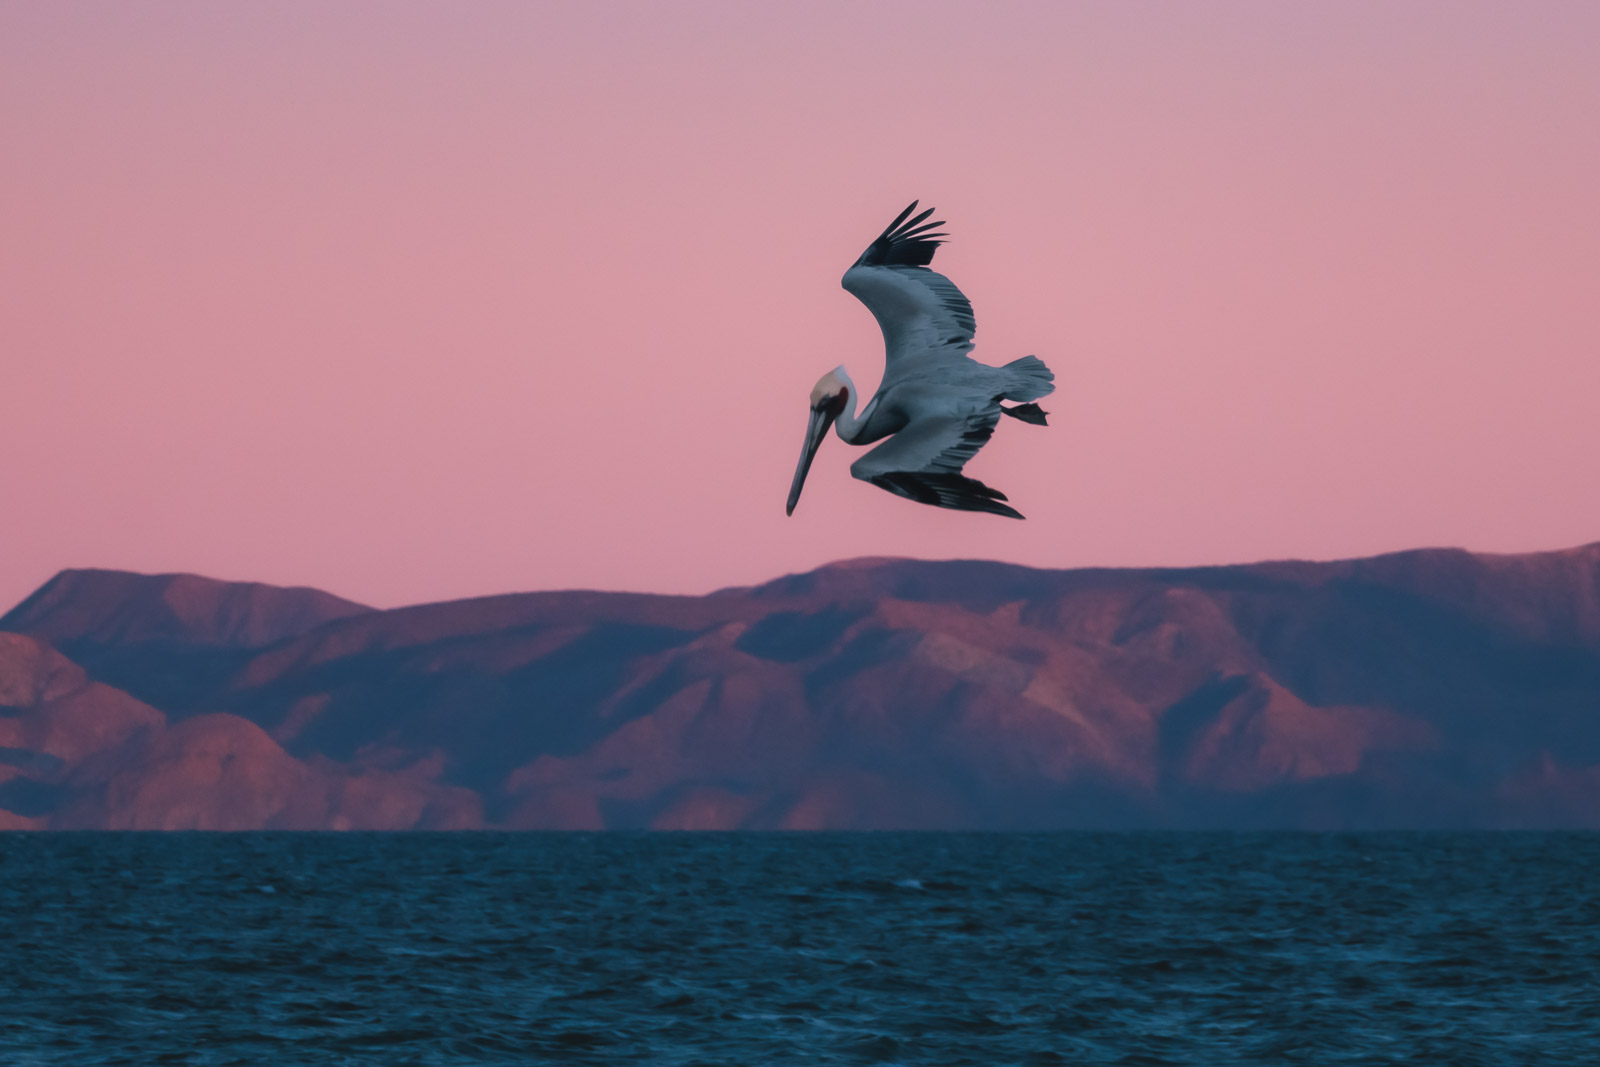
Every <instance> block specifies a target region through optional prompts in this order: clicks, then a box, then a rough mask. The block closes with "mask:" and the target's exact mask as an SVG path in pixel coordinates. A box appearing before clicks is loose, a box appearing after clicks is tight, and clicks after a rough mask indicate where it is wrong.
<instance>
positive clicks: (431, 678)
mask: <svg viewBox="0 0 1600 1067" xmlns="http://www.w3.org/2000/svg"><path fill="white" fill-rule="evenodd" d="M58 580H59V579H58ZM52 584H54V583H52ZM46 588H47V589H49V588H50V587H48V586H47V587H46ZM43 592H44V591H41V594H35V596H34V597H32V598H30V599H29V601H27V602H25V603H24V605H23V606H22V607H20V608H18V609H17V610H16V611H14V612H12V613H11V614H10V615H8V616H7V617H6V620H5V624H6V625H8V626H11V627H12V628H14V629H18V630H22V631H23V632H28V633H31V634H34V636H39V637H48V636H49V633H48V632H35V630H34V629H30V627H33V626H36V627H38V629H39V630H40V631H44V630H45V625H44V624H43V623H40V622H39V621H38V620H45V621H46V622H48V620H50V619H52V618H54V619H56V620H60V619H62V618H68V619H76V618H78V616H75V615H72V614H70V613H68V607H69V605H70V598H64V597H63V598H61V599H59V600H58V601H57V603H56V604H55V605H54V606H53V607H52V608H51V610H49V611H45V612H43V613H42V614H41V613H40V612H39V611H38V609H37V608H36V607H30V606H32V605H35V602H36V601H39V600H40V598H41V595H42V593H43ZM281 592H294V593H302V592H308V591H281ZM330 602H331V606H330ZM314 603H317V604H322V605H324V608H323V610H325V611H328V612H329V615H330V617H328V618H326V619H323V620H321V622H320V625H316V624H314V623H313V624H311V625H305V626H303V627H301V628H298V629H297V627H299V626H300V623H299V622H297V623H295V624H293V625H287V624H286V625H284V626H283V627H282V628H281V629H280V630H279V631H276V633H277V638H278V639H276V640H272V641H268V640H261V641H260V643H259V644H258V645H257V646H255V647H244V646H243V645H242V643H241V644H236V645H234V646H232V647H229V646H222V647H223V648H224V650H225V651H226V652H227V659H226V660H225V661H223V660H218V659H216V658H215V656H214V653H215V651H216V649H217V647H218V646H217V645H215V644H213V645H209V646H207V645H205V644H204V643H203V641H204V637H203V636H202V637H197V638H195V639H193V640H187V639H184V638H182V637H180V636H176V635H173V634H171V633H168V634H167V635H166V636H163V637H162V638H161V640H163V641H165V642H168V645H167V647H168V648H169V649H170V650H176V651H177V652H181V651H183V650H190V651H192V650H195V649H203V648H210V649H211V650H212V652H211V653H207V654H205V655H211V656H212V658H210V659H205V658H204V655H201V653H195V654H196V655H199V656H201V661H202V662H204V663H205V664H207V665H208V667H207V669H206V670H197V671H190V672H187V673H185V672H184V671H183V670H182V669H180V668H181V666H182V663H181V656H178V657H176V658H170V659H169V660H168V661H167V663H166V670H167V671H168V673H167V675H166V676H165V678H164V679H163V680H162V681H161V685H155V684H152V682H151V680H150V677H149V676H148V674H147V675H140V674H139V672H138V671H136V670H133V669H132V668H131V667H130V663H131V661H129V660H119V659H118V657H117V655H116V654H115V653H116V651H117V650H118V649H123V648H128V649H135V648H147V647H148V646H149V642H148V641H146V640H144V639H143V636H144V634H146V633H148V632H149V631H148V630H147V629H146V630H141V629H137V628H135V629H134V630H133V631H132V633H134V634H135V635H136V637H135V638H134V639H129V641H128V643H127V644H126V645H123V644H120V643H119V642H120V640H121V638H119V637H118V636H117V635H118V634H119V633H120V632H121V631H118V630H116V629H110V628H109V627H113V626H115V625H125V624H123V623H120V622H117V623H113V622H110V621H105V619H106V617H107V613H104V612H102V615H101V620H100V621H96V622H94V623H92V624H90V623H83V622H79V623H76V625H77V626H78V627H79V629H78V630H72V631H68V633H69V636H67V637H66V638H65V639H64V640H63V641H62V642H61V647H62V649H63V651H66V652H68V654H69V656H71V655H72V650H73V646H72V645H71V644H70V642H71V641H73V640H78V641H82V642H85V644H84V645H83V646H81V647H87V648H89V650H90V652H91V653H92V655H90V656H88V657H84V658H79V657H77V656H72V658H74V659H78V662H79V664H80V665H81V666H82V667H83V668H85V669H86V670H87V671H88V675H89V676H90V677H93V678H96V679H98V680H100V681H102V682H105V683H107V684H112V685H116V684H117V680H116V679H117V678H118V677H121V678H123V679H126V678H127V677H129V676H130V675H131V676H133V683H132V684H129V685H128V686H126V688H127V689H128V691H129V692H131V693H132V694H133V695H134V696H136V697H138V698H140V699H141V700H143V701H145V702H146V703H147V704H153V705H155V706H156V707H158V708H160V709H161V711H162V712H165V713H167V714H168V715H171V716H178V717H183V716H188V715H192V714H198V713H202V712H204V713H212V714H215V713H225V716H226V717H228V718H230V719H239V720H245V721H247V722H248V723H250V724H254V726H255V727H257V728H259V731H261V732H262V736H261V739H262V740H263V741H269V742H270V743H271V745H272V746H273V748H274V750H276V751H278V752H281V753H282V754H283V758H285V759H289V760H292V761H297V762H298V763H300V764H303V765H305V766H308V767H320V768H326V769H330V773H332V772H333V771H336V772H337V773H338V774H342V775H345V776H357V777H359V776H363V775H379V776H388V777H389V778H392V779H394V780H404V781H406V782H412V783H429V784H430V785H431V786H433V787H436V788H438V789H441V790H446V791H449V795H452V796H457V797H459V796H462V795H469V794H470V795H471V796H472V797H473V798H474V799H475V801H476V802H478V803H480V804H481V811H482V814H483V818H484V819H485V820H486V822H487V824H490V825H498V826H507V827H527V828H536V827H551V828H637V827H657V828H720V827H748V828H879V827H881V828H888V827H929V828H932V827H992V828H1056V827H1107V826H1111V827H1115V826H1238V827H1265V826H1300V827H1345V826H1350V827H1355V826H1360V827H1384V826H1418V827H1421V826H1515V825H1541V826H1542V825H1562V826H1571V825H1595V826H1600V545H1590V546H1586V547H1583V548H1578V549H1572V550H1569V551H1564V552H1550V553H1539V554H1530V555H1521V556H1485V555H1474V554H1470V553H1467V552H1462V551H1458V550H1421V551H1416V552H1405V553H1399V554H1395V555H1390V556H1382V557H1376V558H1373V559H1365V560H1351V561H1341V562H1334V563H1300V562H1284V563H1263V564H1255V565H1249V566H1235V567H1205V568H1187V569H1152V570H1078V571H1044V570H1035V569H1031V568H1026V567H1018V566H1011V565H1006V564H997V563H984V562H948V563H925V562H916V561H908V560H856V561H850V562H847V563H841V564H835V565H832V566H828V567H823V568H820V569H818V570H816V571H812V572H810V573H807V574H801V575H792V576H789V577H785V578H781V579H778V580H776V581H773V582H770V583H767V584H765V585H762V586H757V587H753V588H747V589H729V590H723V591H720V592H717V593H714V594H711V595H709V596H704V597H668V596H645V595H633V594H601V593H581V592H564V593H530V594H520V595H511V596H499V597H490V598H484V599H478V600H468V601H456V602H451V603H444V604H430V605H421V606H417V607H410V608H403V609H396V610H392V611H364V610H362V609H360V608H359V607H357V606H355V605H350V604H348V603H346V602H342V601H336V600H333V599H332V598H329V600H328V601H315V602H314ZM24 609H27V610H26V611H25V610H24ZM211 617H214V616H211ZM297 618H298V619H300V620H302V621H308V620H309V619H310V618H311V616H309V615H303V616H298V617H297ZM54 625H57V626H60V625H62V624H61V623H60V622H59V621H57V622H55V623H54ZM141 625H145V626H148V625H150V624H141ZM224 629H226V628H225V627H222V626H220V625H213V627H212V628H211V630H206V629H205V628H203V627H202V628H200V632H201V633H202V635H204V634H206V633H214V632H217V631H220V630H224ZM291 631H292V632H291ZM228 632H237V631H228ZM73 633H80V634H86V635H87V634H93V635H95V641H94V642H92V643H91V642H89V641H88V638H87V637H85V636H80V637H72V636H70V635H71V634H73ZM250 633H251V634H252V636H253V637H254V638H267V637H269V636H270V635H269V633H268V631H267V630H265V629H257V630H254V631H250ZM106 664H110V665H111V674H108V673H107V668H106V666H105V665H106ZM224 667H225V668H226V669H222V668H224ZM63 669H64V668H63ZM116 672H120V674H117V673H116ZM112 675H115V677H113V676H112ZM0 684H3V679H0ZM162 686H165V689H166V693H165V701H166V702H165V703H163V700H162V699H161V697H162V695H163V694H162V693H161V692H159V691H158V690H160V689H161V687H162ZM119 688H122V686H119ZM169 732H170V728H169ZM30 751H32V750H30ZM38 751H43V752H45V755H51V754H52V753H51V752H49V751H47V750H44V749H41V750H38ZM130 751H132V750H130ZM138 751H140V752H145V753H147V755H146V756H143V757H139V758H144V759H148V760H152V761H159V759H160V758H161V757H159V755H158V754H157V753H156V750H155V749H149V748H147V749H140V750H138ZM251 751H253V750H251ZM263 751H265V749H263ZM18 758H19V759H20V758H22V757H18ZM29 758H31V757H29ZM128 758H129V759H132V758H134V757H132V756H129V757H128ZM238 758H240V759H244V760H245V761H246V762H247V763H248V762H249V761H250V760H251V759H255V758H257V757H256V756H252V755H251V754H250V752H243V753H242V755H240V756H239V757H238ZM259 758H260V759H266V757H265V756H260V757H259ZM273 758H277V757H273ZM179 762H180V763H181V761H179ZM171 764H172V761H171V760H168V761H167V763H166V764H163V766H167V765H171ZM85 773H87V772H85ZM174 773H175V772H174ZM386 780H387V779H386ZM0 806H3V805H0ZM82 810H88V809H82ZM319 810H320V809H319ZM453 810H465V809H464V808H460V809H453ZM452 824H456V823H452Z"/></svg>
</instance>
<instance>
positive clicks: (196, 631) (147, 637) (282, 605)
mask: <svg viewBox="0 0 1600 1067" xmlns="http://www.w3.org/2000/svg"><path fill="white" fill-rule="evenodd" d="M370 610H371V609H370V608H368V607H366V606H365V605H362V604H356V603H353V602H351V601H348V600H342V599H340V598H339V597H336V596H333V595H331V594H329V593H324V592H322V591H321V590H319V589H303V588H302V589H284V588H280V587H278V586H272V585H261V584H259V583H256V582H219V581H216V580H215V579H211V578H202V577H200V576H198V575H194V574H154V575H147V574H130V573H128V572H127V571H108V570H66V571H62V572H61V573H60V574H57V575H56V576H55V577H54V578H52V579H50V580H49V581H48V582H46V583H45V584H44V585H43V586H41V587H40V588H39V589H38V590H37V591H36V592H34V594H33V595H32V596H30V597H28V598H27V599H26V600H24V601H23V602H22V603H21V604H18V605H17V606H16V607H15V608H13V609H12V610H11V611H9V612H7V613H6V614H5V615H4V616H0V632H3V631H11V632H15V633H25V634H28V635H30V636H33V637H37V638H39V639H41V640H44V641H48V642H50V643H51V645H53V646H54V647H55V648H57V649H59V650H61V651H62V652H64V653H65V654H66V655H68V656H70V657H71V658H72V659H73V660H74V661H76V662H77V663H80V664H82V665H83V666H84V667H85V668H87V669H88V670H89V671H90V673H92V674H93V675H94V676H95V677H96V678H97V679H98V680H100V681H103V682H107V683H109V684H111V685H115V686H118V687H120V688H124V689H127V690H129V691H131V692H134V693H136V694H137V695H138V696H139V697H140V698H141V699H143V700H145V701H148V702H150V703H153V704H156V705H158V706H160V707H162V708H163V709H166V710H176V711H188V710H191V709H190V708H189V707H188V705H186V704H184V703H183V694H185V693H192V692H196V691H197V690H201V689H204V688H206V687H208V686H210V685H214V684H217V683H219V682H220V681H221V680H222V679H225V678H226V677H227V676H228V675H229V674H231V673H232V672H233V671H234V670H235V669H237V668H238V666H239V664H240V663H242V662H244V660H246V659H247V658H248V657H249V655H250V653H251V652H252V651H253V650H255V649H259V648H264V647H266V646H268V645H271V644H274V643H276V642H278V641H282V640H284V639H286V638H290V637H296V636H298V635H300V634H303V633H305V632H306V631H308V630H311V629H314V628H316V627H317V626H320V625H322V624H323V623H326V622H331V621H333V620H334V619H342V618H347V617H349V616H351V615H356V614H360V613H363V612H366V611H370Z"/></svg>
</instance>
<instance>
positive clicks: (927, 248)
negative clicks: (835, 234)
mask: <svg viewBox="0 0 1600 1067" xmlns="http://www.w3.org/2000/svg"><path fill="white" fill-rule="evenodd" d="M918 203H919V201H916V200H913V201H911V205H910V206H909V207H907V208H906V209H905V210H904V211H902V212H900V214H899V215H897V216H895V220H894V221H893V222H891V223H890V224H889V225H888V228H886V229H885V230H884V231H883V233H881V234H879V235H878V239H877V240H876V241H873V242H872V243H871V244H870V245H868V246H867V250H866V251H865V252H863V253H861V258H859V259H857V260H856V262H855V265H856V266H858V267H926V266H927V265H928V264H929V263H932V262H933V253H934V251H935V250H936V249H937V248H938V247H939V246H940V245H941V244H943V243H944V241H943V240H941V238H944V237H948V236H949V235H948V234H944V233H929V232H928V231H929V230H936V229H938V228H939V227H940V226H943V225H944V223H943V222H928V223H924V222H923V220H924V219H926V218H927V217H928V216H929V215H932V214H933V211H934V209H933V208H931V207H930V208H927V209H925V210H924V211H923V212H922V213H921V214H919V215H917V216H916V217H915V218H911V213H912V212H913V211H915V210H916V209H917V204H918ZM907 219H910V220H911V221H909V222H907V221H906V220H907Z"/></svg>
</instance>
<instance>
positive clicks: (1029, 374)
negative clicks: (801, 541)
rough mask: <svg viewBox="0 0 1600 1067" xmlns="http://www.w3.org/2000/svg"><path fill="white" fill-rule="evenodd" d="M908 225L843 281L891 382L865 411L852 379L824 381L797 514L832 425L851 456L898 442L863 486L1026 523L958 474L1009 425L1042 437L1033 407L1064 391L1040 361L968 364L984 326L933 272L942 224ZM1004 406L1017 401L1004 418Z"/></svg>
mask: <svg viewBox="0 0 1600 1067" xmlns="http://www.w3.org/2000/svg"><path fill="white" fill-rule="evenodd" d="M916 206H917V205H916V203H915V202H913V203H912V204H911V206H910V207H908V208H906V209H905V210H904V211H903V212H901V213H900V216H899V218H897V219H895V220H894V222H892V223H890V225H889V228H888V229H886V230H884V231H883V233H882V234H881V235H880V236H879V237H878V239H877V240H876V241H873V242H872V244H871V245H869V246H868V247H867V250H866V251H865V252H863V253H862V254H861V257H860V258H859V259H857V260H856V262H855V263H854V264H853V265H852V266H851V267H850V269H849V270H848V271H846V272H845V275H844V279H843V282H842V284H843V285H844V288H845V289H846V290H848V291H849V292H851V293H853V294H854V295H855V296H856V297H858V298H859V299H860V300H861V302H862V303H864V304H866V305H867V309H868V310H869V311H871V312H872V314H873V317H874V318H876V319H877V320H878V325H879V326H880V327H882V329H883V340H884V348H885V364H884V374H883V382H882V384H880V385H879V386H878V391H877V393H875V394H874V395H873V397H872V399H871V400H869V401H867V403H866V404H865V405H864V406H861V407H859V408H858V407H857V401H858V399H859V397H860V391H859V390H857V389H856V387H855V383H854V382H853V381H851V380H850V375H849V373H848V372H846V371H845V369H844V368H843V367H835V368H834V369H833V370H831V371H829V372H828V373H827V374H824V375H823V376H822V378H821V380H819V381H818V382H817V384H816V387H815V388H814V389H812V391H811V418H810V422H809V423H808V425H807V427H806V441H805V446H804V448H803V449H802V450H801V453H800V463H799V466H797V467H796V468H795V475H794V482H793V484H792V485H791V487H790V489H789V503H788V512H789V514H791V515H792V514H793V513H794V506H795V503H796V502H797V501H798V500H799V499H800V490H801V488H802V487H803V486H804V484H805V479H806V473H807V472H808V471H809V470H810V469H811V461H812V459H813V458H814V457H815V455H816V452H817V448H818V447H819V446H820V445H821V444H822V438H823V437H824V436H826V434H827V432H828V425H829V424H830V423H832V424H833V426H834V428H835V430H836V431H837V432H838V435H839V439H840V440H842V441H844V442H845V443H846V444H852V445H867V444H871V443H873V442H874V441H882V440H883V439H884V438H885V437H888V438H890V440H888V441H887V442H885V443H884V444H881V445H879V446H878V447H877V448H875V449H873V450H872V451H871V452H868V453H867V454H866V455H865V456H863V457H861V459H859V460H857V461H856V462H855V463H853V464H852V465H851V467H850V473H851V474H852V475H854V476H855V477H857V478H860V479H861V480H862V481H865V482H871V483H872V484H873V485H876V486H879V487H880V488H883V489H887V490H888V491H889V492H891V493H894V494H896V495H898V496H903V497H907V498H909V499H911V500H916V501H918V502H919V503H923V504H932V505H934V506H936V507H945V508H958V509H961V510H965V511H987V512H991V513H993V514H997V515H1009V516H1011V517H1013V518H1018V519H1020V518H1022V516H1021V514H1019V513H1018V512H1017V511H1016V509H1015V508H1012V507H1010V506H1008V505H1007V504H1005V503H1004V501H1005V499H1006V498H1005V495H1004V494H1003V493H1000V492H999V491H997V490H994V489H990V488H989V487H988V486H986V485H984V484H983V483H982V482H980V481H977V480H976V479H973V478H968V477H966V476H965V475H963V474H962V473H961V468H962V467H963V466H964V465H965V464H966V462H967V460H969V459H971V458H972V457H973V456H974V455H975V454H976V453H977V451H978V449H979V448H981V447H983V444H984V442H986V441H988V440H989V437H990V435H991V434H993V433H994V428H995V424H996V423H998V422H999V421H1000V416H1001V415H1011V416H1013V417H1015V418H1018V419H1021V420H1022V421H1024V422H1031V423H1035V424H1037V425H1041V426H1042V425H1044V422H1045V412H1043V411H1041V410H1039V407H1038V405H1036V404H1034V403H1032V401H1034V400H1037V399H1038V398H1040V397H1042V396H1046V395H1048V394H1049V393H1050V392H1052V391H1053V390H1054V389H1055V386H1054V385H1053V384H1052V382H1053V381H1054V378H1055V376H1054V375H1053V374H1051V373H1050V369H1049V368H1048V367H1046V366H1045V365H1044V363H1043V362H1041V361H1040V360H1039V359H1038V358H1037V357H1034V356H1024V357H1023V358H1022V359H1019V360H1016V361H1014V362H1011V363H1008V364H1006V365H1005V366H1003V367H990V366H987V365H985V364H983V363H979V362H977V361H976V360H974V359H972V358H971V357H970V356H968V355H967V353H968V352H969V351H971V349H972V335H973V333H974V330H975V324H974V320H973V317H972V305H971V304H970V303H968V301H967V298H966V297H965V296H963V295H962V293H961V290H959V289H957V288H956V287H955V285H954V284H952V283H951V281H950V280H949V279H948V278H946V277H945V276H944V275H942V274H937V273H935V272H934V271H932V270H929V269H928V267H927V264H928V263H930V262H931V261H932V259H933V252H934V249H936V248H937V247H938V246H939V245H940V244H942V243H943V242H942V241H940V240H939V238H941V237H943V236H944V234H940V233H930V232H928V231H930V230H933V229H935V228H937V227H939V226H942V225H944V224H943V223H942V222H931V223H927V224H925V225H919V224H921V223H922V221H923V220H924V219H926V218H927V217H928V216H929V215H931V214H932V213H933V212H932V211H931V210H928V211H924V212H923V213H922V214H920V215H918V216H917V217H916V218H913V219H910V221H909V222H908V221H906V220H907V218H908V217H909V216H910V215H911V212H912V211H914V210H916ZM1002 400H1012V401H1017V402H1018V404H1017V406H1015V407H1010V408H1007V407H1002V406H1001V403H1000V402H1001V401H1002Z"/></svg>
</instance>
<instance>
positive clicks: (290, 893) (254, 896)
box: [0, 834, 1600, 1067]
mask: <svg viewBox="0 0 1600 1067" xmlns="http://www.w3.org/2000/svg"><path fill="white" fill-rule="evenodd" d="M1597 894H1600V836H1596V835H1573V834H1551V835H1534V834H1526V835H1522V834H1515V835H1513V834H1498V835H1496V834H1459V835H1458V834H1438V835H1410V834H1392V835H1334V836H1315V835H1277V834H1266V835H1208V834H1187V835H1157V834H1127V835H1093V834H1064V835H1040V836H1024V835H916V834H904V835H902V834H877V835H838V836H835V835H819V836H805V835H656V836H648V835H614V836H605V835H564V836H563V835H539V834H535V835H497V834H461V835H413V836H400V835H396V836H382V835H374V836H368V835H320V834H318V835H272V834H260V835H256V834H251V835H238V836H200V835H186V834H183V835H154V834H152V835H110V834H77V835H63V834H47V835H37V836H31V835H23V834H8V835H0V922H3V924H4V926H3V933H0V1063H5V1064H33V1063H39V1064H58V1063H59V1064H112V1063H127V1064H151V1063H176V1064H229V1063H237V1064H324V1063H327V1064H335V1063H350V1064H478V1063H494V1064H515V1063H529V1062H566V1063H595V1064H666V1065H670V1064H737V1065H741V1067H743V1065H747V1064H781V1063H794V1064H802V1063H804V1064H812V1063H839V1064H857V1063H906V1064H982V1065H991V1064H1007V1063H1023V1064H1056V1063H1061V1064H1068V1063H1117V1064H1242V1063H1264V1064H1265V1063H1273V1064H1276V1063H1416V1064H1553V1063H1574V1064H1577V1063H1584V1064H1593V1063H1597V1062H1600V895H1597Z"/></svg>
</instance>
